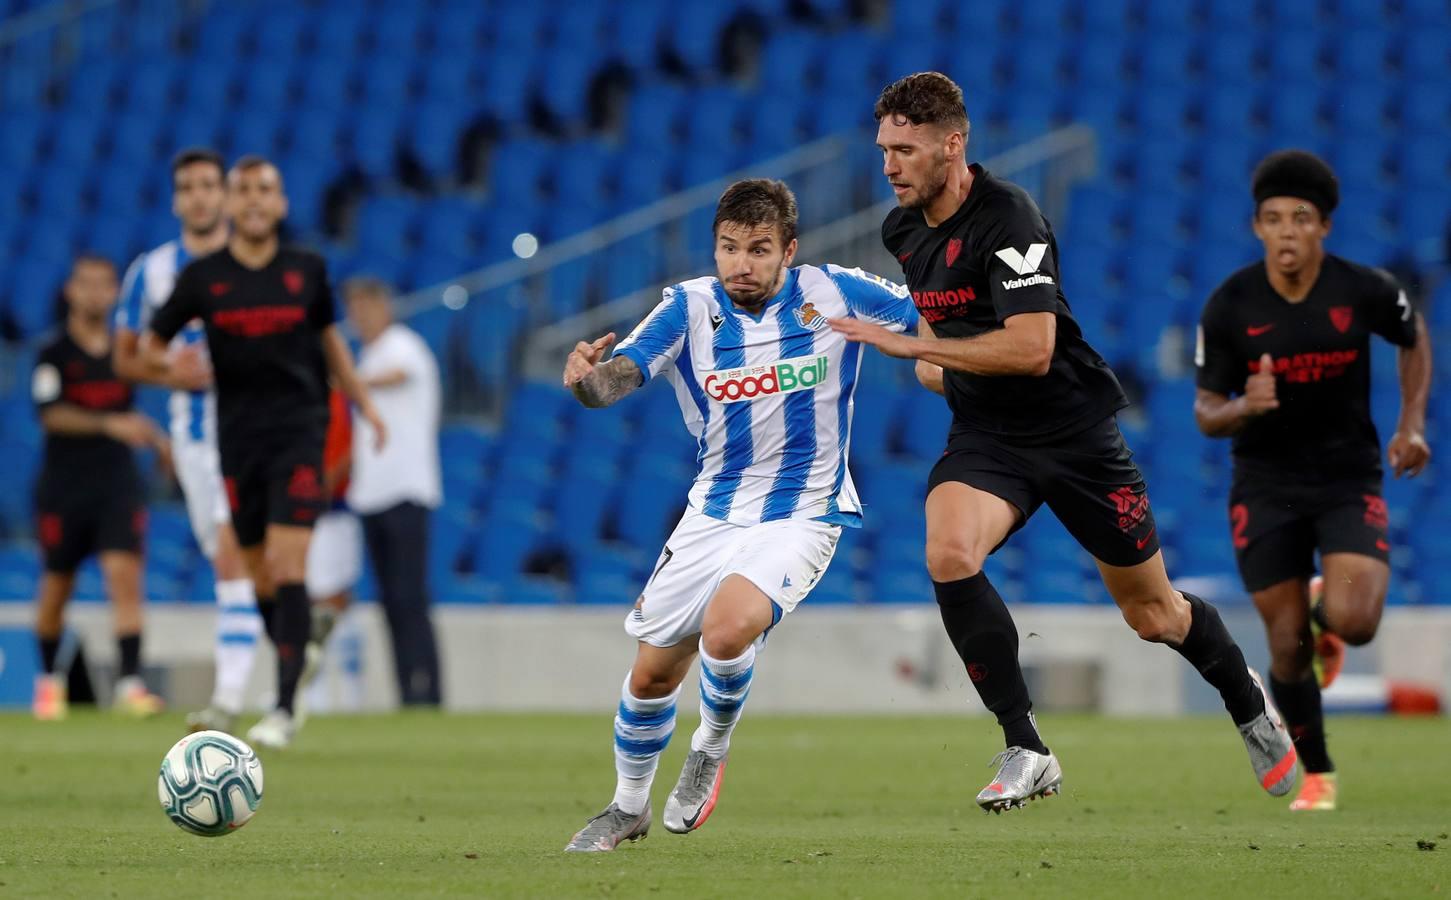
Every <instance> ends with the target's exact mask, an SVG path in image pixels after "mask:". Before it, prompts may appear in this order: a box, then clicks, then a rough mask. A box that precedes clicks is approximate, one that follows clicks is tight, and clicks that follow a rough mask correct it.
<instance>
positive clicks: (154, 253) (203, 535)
mask: <svg viewBox="0 0 1451 900" xmlns="http://www.w3.org/2000/svg"><path fill="white" fill-rule="evenodd" d="M224 176H225V171H224V166H223V164H222V158H221V156H219V155H218V154H216V153H215V152H213V151H211V150H205V149H191V150H183V151H182V152H181V153H179V154H177V156H176V158H175V159H174V160H173V161H172V163H171V184H172V199H171V209H172V212H173V213H175V215H176V217H177V219H178V220H180V222H181V236H180V237H179V238H178V239H176V240H173V241H167V242H166V243H165V244H162V245H161V246H160V247H157V248H156V249H154V250H149V251H147V252H146V253H143V254H141V255H140V256H139V257H137V259H136V261H135V262H133V263H132V264H131V268H130V269H128V270H127V272H126V279H125V282H124V283H123V286H122V289H121V303H120V305H119V306H118V307H117V309H116V339H115V349H114V350H113V351H112V357H113V363H114V365H115V367H116V372H117V374H119V375H120V376H121V377H122V378H125V379H127V380H129V381H135V382H150V383H153V384H159V385H161V386H163V387H168V388H171V389H172V393H171V402H170V403H169V405H168V409H167V412H168V417H169V418H170V420H171V447H172V457H173V460H174V462H175V466H176V480H177V481H178V482H179V483H180V484H181V494H182V497H184V498H185V499H186V512H187V517H188V518H189V519H190V520H191V530H192V534H193V535H195V536H196V542H197V546H198V547H200V548H201V551H202V553H203V555H205V556H206V558H207V559H208V560H210V561H211V563H212V570H213V571H214V572H215V574H216V578H217V581H216V593H217V629H216V634H215V646H214V650H213V658H214V660H215V664H216V681H215V683H214V686H213V688H212V700H211V704H210V705H209V706H207V708H206V709H203V710H200V711H197V712H193V713H191V714H190V715H188V716H187V718H186V722H187V726H188V727H189V728H190V729H191V730H192V731H204V730H206V729H209V728H214V729H217V730H219V731H232V730H233V729H234V728H235V727H236V719H237V714H238V713H240V712H241V711H242V695H243V692H244V691H245V690H246V689H247V680H248V679H249V678H250V677H251V675H252V666H253V663H254V662H255V661H256V657H257V636H258V635H259V634H261V632H262V619H261V616H259V615H258V613H257V597H256V594H255V593H254V591H253V588H252V581H251V579H250V578H249V577H248V576H247V567H246V565H244V564H243V562H242V552H241V550H240V548H238V546H237V535H236V533H235V532H234V531H233V530H232V515H231V510H230V508H229V506H228V504H227V492H226V489H225V487H224V486H223V484H222V471H221V461H220V459H219V457H218V455H217V397H216V394H215V393H214V392H213V391H212V376H211V370H210V366H209V364H208V362H207V357H206V333H205V330H204V329H203V328H202V324H201V322H199V321H193V322H188V323H187V324H186V326H185V327H183V328H182V330H181V332H180V333H179V334H178V335H177V336H176V338H175V339H174V340H173V341H172V342H171V348H170V349H171V353H172V357H173V359H172V367H171V370H170V371H169V372H168V373H166V374H165V375H156V374H154V373H152V371H151V370H150V369H149V368H148V367H147V366H146V364H145V362H144V361H143V360H142V359H141V353H140V345H141V340H140V339H141V333H142V332H143V331H145V330H146V328H147V327H148V326H149V325H150V323H151V317H152V315H153V314H154V313H155V312H156V310H158V309H160V308H161V305H162V304H164V303H165V302H166V300H167V298H168V297H170V296H171V289H172V287H173V285H175V284H176V276H177V273H178V272H180V271H181V270H182V269H183V268H185V267H186V265H187V263H189V262H191V261H192V260H193V259H197V258H200V257H203V256H207V255H208V254H211V253H214V252H216V251H217V250H220V249H221V248H222V247H224V246H226V243H227V237H228V230H227V220H226V215H225V213H224V209H223V207H224V203H225V200H226V191H225V188H224V186H223V180H224Z"/></svg>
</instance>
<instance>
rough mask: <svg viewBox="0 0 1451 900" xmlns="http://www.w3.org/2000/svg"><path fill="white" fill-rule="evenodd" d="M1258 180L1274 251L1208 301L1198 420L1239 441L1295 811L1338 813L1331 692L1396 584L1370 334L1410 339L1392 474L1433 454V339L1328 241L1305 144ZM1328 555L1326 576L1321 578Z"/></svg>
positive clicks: (1402, 298) (1326, 206) (1241, 487)
mask: <svg viewBox="0 0 1451 900" xmlns="http://www.w3.org/2000/svg"><path fill="white" fill-rule="evenodd" d="M1253 193H1254V200H1255V216H1254V232H1255V236H1256V237H1258V238H1259V239H1260V241H1261V242H1263V243H1264V246H1265V257H1264V260H1263V261H1261V262H1256V263H1254V264H1252V265H1249V266H1246V267H1244V268H1243V269H1240V270H1239V271H1238V272H1235V273H1234V274H1233V275H1231V276H1229V278H1228V279H1227V280H1226V281H1225V282H1224V284H1222V285H1220V286H1219V288H1218V289H1217V290H1216V291H1215V292H1214V293H1213V294H1212V295H1211V296H1210V298H1209V301H1208V302H1207V303H1206V304H1205V306H1204V313H1203V317H1202V318H1201V320H1200V326H1199V341H1198V348H1197V351H1196V354H1195V362H1196V364H1197V365H1198V369H1199V377H1198V392H1197V396H1196V397H1195V401H1194V418H1195V420H1196V421H1197V422H1198V423H1199V429H1200V430H1201V431H1203V432H1204V433H1205V434H1207V435H1209V436H1210V437H1229V436H1231V435H1232V436H1233V437H1234V481H1233V485H1232V486H1231V488H1230V495H1229V497H1230V499H1229V503H1230V508H1229V520H1230V531H1231V536H1232V540H1233V543H1234V554H1235V560H1236V562H1237V563H1238V564H1239V572H1240V577H1241V579H1243V581H1244V586H1245V590H1247V591H1249V592H1250V593H1251V594H1252V595H1253V597H1254V602H1255V607H1256V608H1258V609H1259V611H1260V617H1261V618H1263V619H1264V622H1265V631H1266V633H1267V634H1268V637H1269V644H1270V690H1271V691H1272V692H1273V694H1274V697H1275V702H1276V703H1277V704H1278V705H1279V707H1280V709H1281V711H1282V712H1283V713H1284V716H1285V721H1286V723H1287V724H1288V725H1289V728H1290V734H1291V735H1293V736H1294V739H1295V747H1296V749H1297V750H1298V751H1299V755H1300V762H1301V764H1302V765H1303V766H1304V767H1305V780H1304V782H1303V784H1302V785H1301V787H1300V791H1299V793H1298V795H1297V796H1296V797H1295V800H1294V801H1293V802H1292V803H1291V804H1290V808H1291V809H1293V810H1332V809H1334V808H1335V793H1336V782H1335V766H1334V764H1333V763H1332V762H1331V761H1330V754H1329V752H1328V751H1327V750H1326V746H1325V723H1324V717H1323V715H1322V713H1321V708H1320V689H1321V688H1322V687H1327V686H1329V684H1330V682H1331V681H1332V680H1333V679H1334V678H1335V675H1336V674H1337V673H1338V672H1339V669H1340V664H1341V662H1342V661H1343V657H1344V652H1345V643H1347V642H1348V643H1351V644H1355V645H1361V644H1365V643H1367V642H1369V641H1370V639H1371V638H1372V637H1374V636H1375V632H1376V628H1377V627H1378V626H1379V625H1380V617H1381V609H1382V608H1383V607H1384V605H1385V598H1386V586H1387V583H1388V582H1389V580H1390V566H1389V564H1388V560H1389V558H1390V543H1389V541H1388V538H1387V535H1386V526H1387V521H1386V519H1387V514H1386V505H1385V501H1384V500H1383V499H1382V498H1381V481H1382V472H1381V463H1380V439H1379V437H1378V436H1377V435H1376V429H1375V424H1374V423H1373V422H1372V421H1371V416H1370V336H1371V334H1372V333H1374V334H1378V335H1380V336H1381V337H1383V338H1385V339H1386V340H1388V341H1390V342H1391V343H1393V344H1395V345H1396V346H1397V347H1398V348H1399V350H1398V351H1397V352H1398V356H1399V369H1400V381H1401V415H1400V421H1399V422H1398V423H1397V425H1396V431H1395V434H1394V435H1393V436H1392V437H1391V440H1390V445H1389V447H1388V448H1387V454H1386V455H1387V456H1388V457H1389V459H1390V464H1391V470H1392V471H1393V472H1394V473H1395V475H1396V477H1397V478H1399V477H1400V476H1401V475H1403V474H1406V475H1411V476H1415V475H1419V474H1420V473H1421V470H1422V469H1424V468H1425V466H1426V463H1427V462H1428V461H1429V460H1430V458H1431V448H1430V447H1429V446H1428V445H1427V443H1426V400H1427V396H1428V394H1429V392H1430V387H1431V341H1430V340H1429V339H1427V336H1426V324H1425V322H1424V321H1423V319H1422V317H1421V315H1420V313H1418V312H1416V311H1415V310H1413V309H1412V308H1411V304H1410V301H1409V300H1408V299H1407V297H1406V292H1405V291H1404V290H1402V289H1401V287H1400V285H1398V284H1397V283H1396V281H1395V279H1394V278H1393V277H1392V276H1391V275H1390V274H1389V273H1387V272H1385V271H1382V270H1379V269H1370V268H1367V267H1365V266H1360V265H1357V264H1355V263H1352V262H1349V261H1348V260H1344V259H1341V258H1340V257H1338V256H1333V255H1330V254H1327V253H1326V252H1325V247H1324V241H1325V236H1326V235H1327V234H1329V233H1330V215H1331V213H1333V212H1334V211H1335V207H1336V204H1337V203H1338V202H1339V199H1340V189H1339V185H1338V183H1337V181H1336V179H1335V173H1334V172H1332V171H1331V170H1330V167H1329V166H1328V165H1326V164H1325V163H1324V162H1323V161H1321V160H1320V159H1319V158H1318V157H1316V156H1314V155H1312V154H1310V153H1306V152H1304V151H1299V150H1286V151H1281V152H1279V153H1273V154H1271V155H1270V156H1268V157H1266V158H1265V159H1264V161H1262V162H1261V163H1260V164H1259V167H1258V168H1256V169H1255V173H1254V180H1253ZM1231 397H1233V399H1231ZM1316 550H1319V551H1320V564H1321V566H1322V568H1323V572H1324V579H1323V582H1322V580H1321V579H1320V578H1318V577H1316V578H1312V577H1311V576H1312V575H1314V573H1315V551H1316ZM1317 675H1318V676H1319V678H1318V679H1317Z"/></svg>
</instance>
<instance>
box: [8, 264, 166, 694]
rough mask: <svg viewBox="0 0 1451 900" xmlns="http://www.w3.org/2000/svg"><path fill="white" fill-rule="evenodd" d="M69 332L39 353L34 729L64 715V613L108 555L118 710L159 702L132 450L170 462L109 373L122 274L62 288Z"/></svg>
mask: <svg viewBox="0 0 1451 900" xmlns="http://www.w3.org/2000/svg"><path fill="white" fill-rule="evenodd" d="M63 292H64V294H65V300H66V306H67V309H68V312H67V315H66V321H65V328H64V330H63V331H62V332H61V334H60V335H59V336H58V337H57V338H56V339H55V340H53V341H51V342H50V343H49V344H47V345H46V346H45V347H44V348H43V349H42V350H41V351H40V355H39V358H38V359H37V361H36V365H35V372H34V374H33V376H32V378H31V394H32V396H33V399H34V400H35V406H36V409H37V410H38V411H39V413H40V423H41V426H42V427H43V428H44V429H45V462H44V464H43V465H42V467H41V471H40V478H39V479H38V480H37V482H36V486H35V506H36V523H37V531H38V536H39V538H40V546H41V549H42V552H43V553H44V559H45V573H44V574H43V575H42V576H41V578H40V591H39V597H37V598H36V602H35V606H36V623H35V631H36V637H37V639H38V641H39V643H40V661H41V667H42V669H43V673H42V674H41V675H40V676H39V677H37V678H36V680H35V700H34V704H33V708H34V712H35V717H36V718H37V719H62V718H65V716H66V710H67V707H66V690H65V681H64V679H62V678H61V676H60V675H58V674H56V657H57V655H58V653H59V650H60V639H61V633H62V631H63V630H64V627H65V619H64V615H65V606H66V603H67V602H68V601H69V600H70V596H71V592H72V590H73V589H74V588H75V582H76V569H77V568H79V567H80V564H81V562H82V561H84V560H85V558H86V557H88V556H90V555H91V554H93V553H94V554H97V555H99V557H100V563H101V573H102V575H103V576H104V577H105V581H106V596H107V597H108V598H110V601H111V606H112V609H113V610H114V611H115V616H116V643H117V644H118V646H119V649H120V669H119V670H120V675H121V677H120V680H119V681H117V682H116V690H115V699H114V701H113V704H112V707H113V708H114V709H116V710H117V711H119V712H125V713H128V714H131V715H139V716H147V715H152V714H154V713H157V712H159V711H160V710H161V705H162V704H161V698H159V697H157V696H155V695H153V694H152V693H151V692H150V691H148V690H147V689H146V685H145V684H144V683H143V682H142V681H141V604H142V594H141V547H142V542H143V539H144V537H145V532H146V507H145V505H144V494H145V487H144V485H143V484H142V481H141V473H140V472H138V471H137V470H136V461H135V460H134V459H133V458H132V455H131V451H132V450H133V449H134V448H140V447H154V448H156V449H158V450H160V451H162V452H163V453H164V452H165V450H166V438H165V437H164V436H163V435H162V433H161V430H160V429H159V428H157V427H156V425H155V424H154V423H153V422H152V421H151V420H150V419H148V418H146V417H145V416H143V415H141V414H140V413H137V412H134V411H132V408H131V406H132V401H133V394H132V391H131V386H130V385H128V384H126V383H125V382H124V381H121V380H119V379H118V378H117V377H116V374H115V372H114V371H112V369H111V329H110V327H109V326H108V324H107V319H108V318H109V316H110V314H111V307H112V306H114V305H115V303H116V293H117V285H116V267H115V266H114V265H113V264H112V263H111V261H110V260H108V259H103V258H101V257H98V256H82V257H80V258H78V259H77V260H76V261H75V263H74V264H73V265H72V266H71V273H70V277H69V278H68V279H66V283H65V287H64V289H63Z"/></svg>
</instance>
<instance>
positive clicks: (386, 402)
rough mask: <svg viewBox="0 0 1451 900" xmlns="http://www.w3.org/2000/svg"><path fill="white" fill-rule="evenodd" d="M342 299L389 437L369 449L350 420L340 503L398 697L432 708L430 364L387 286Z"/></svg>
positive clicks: (357, 287)
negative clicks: (363, 553)
mask: <svg viewBox="0 0 1451 900" xmlns="http://www.w3.org/2000/svg"><path fill="white" fill-rule="evenodd" d="M343 297H344V299H345V300H346V303H347V311H348V319H349V321H351V322H352V324H353V327H354V328H355V329H357V332H358V336H359V337H360V338H361V339H362V341H363V348H362V351H361V352H360V353H359V356H358V375H359V377H360V378H361V379H362V380H363V381H364V382H365V383H366V384H367V385H368V387H369V389H370V390H371V391H372V392H373V400H374V403H375V404H376V405H377V407H378V412H379V414H380V415H381V417H382V419H383V421H384V423H386V425H387V427H388V433H389V437H390V439H389V441H388V443H387V445H385V446H384V447H383V449H382V450H376V449H375V448H374V441H373V432H372V428H371V427H369V425H368V423H367V422H364V421H358V422H357V423H355V427H354V429H353V471H352V484H351V485H350V486H349V488H348V506H349V507H350V508H351V509H352V510H353V511H354V512H356V513H357V514H358V515H359V516H361V517H362V520H363V537H364V541H365V542H366V543H367V546H368V556H369V557H370V558H371V559H372V561H373V570H374V572H375V573H376V574H377V576H378V587H379V594H380V599H381V601H382V604H383V610H384V613H385V614H386V615H387V618H388V627H389V630H390V631H391V632H392V634H393V660H394V663H395V671H396V673H397V677H398V693H399V697H400V699H401V701H402V702H403V704H404V705H407V706H414V705H432V706H436V705H438V704H439V702H440V700H441V696H440V684H439V674H438V651H437V646H436V642H435V640H434V635H433V624H432V623H431V622H430V621H429V617H428V607H429V602H430V601H429V594H428V523H429V512H430V511H431V510H433V509H435V508H437V507H438V505H439V504H440V503H441V502H443V487H442V479H441V477H440V475H439V460H438V421H439V405H440V404H439V380H438V364H437V362H436V361H435V360H434V358H433V353H432V352H431V351H430V350H429V349H428V344H427V343H425V342H424V340H423V338H421V337H419V336H418V334H417V333H415V332H414V331H412V330H411V329H409V328H407V327H406V326H404V325H400V324H398V323H397V322H395V321H394V320H393V297H392V291H391V290H390V289H389V287H388V286H387V285H385V284H384V283H382V282H381V281H378V280H376V279H371V278H357V279H352V280H350V281H348V282H347V283H346V284H344V285H343Z"/></svg>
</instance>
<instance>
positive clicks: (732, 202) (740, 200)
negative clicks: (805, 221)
mask: <svg viewBox="0 0 1451 900" xmlns="http://www.w3.org/2000/svg"><path fill="white" fill-rule="evenodd" d="M722 222H732V223H735V224H737V225H748V226H756V225H775V226H776V227H778V228H780V229H781V243H782V244H783V245H784V244H789V243H791V242H792V241H794V240H796V195H795V194H793V193H791V189H790V188H789V187H787V186H786V183H785V182H784V181H776V180H775V179H773V178H750V179H747V180H745V181H737V182H736V183H735V184H733V185H731V186H730V187H728V188H726V189H725V193H724V194H721V195H720V202H719V203H717V204H716V207H715V221H714V222H713V223H711V226H710V230H711V233H712V234H720V226H721V223H722Z"/></svg>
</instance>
